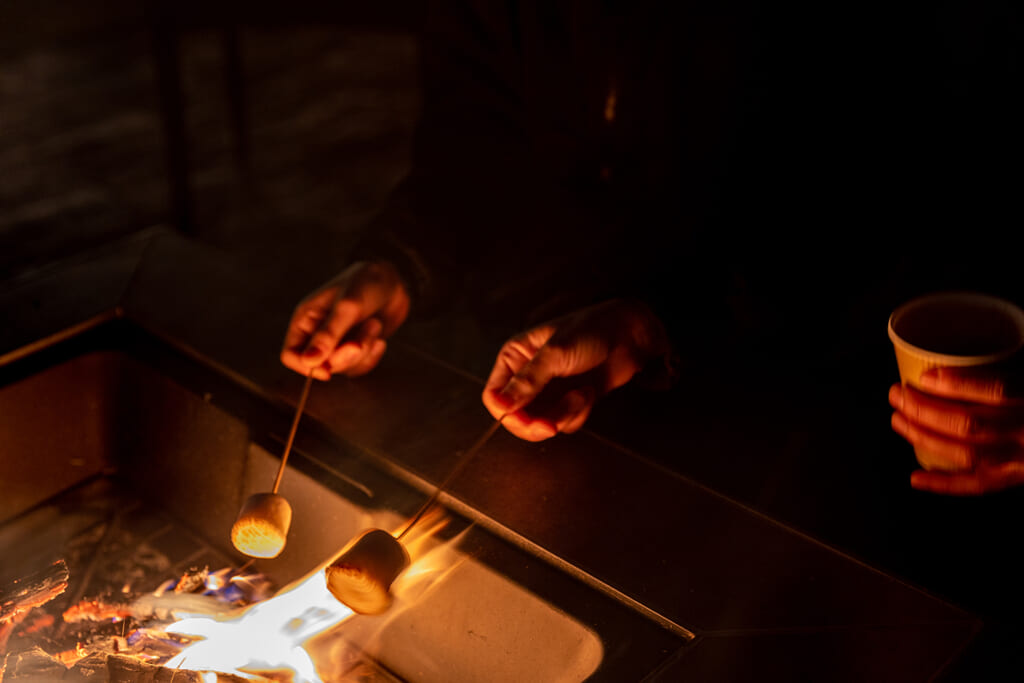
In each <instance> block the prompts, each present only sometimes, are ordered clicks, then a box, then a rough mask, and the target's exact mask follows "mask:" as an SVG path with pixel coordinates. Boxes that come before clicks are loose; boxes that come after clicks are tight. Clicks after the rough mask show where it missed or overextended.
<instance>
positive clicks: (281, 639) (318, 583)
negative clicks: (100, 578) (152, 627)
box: [164, 569, 352, 683]
mask: <svg viewBox="0 0 1024 683" xmlns="http://www.w3.org/2000/svg"><path fill="white" fill-rule="evenodd" d="M350 616H352V610H350V609H349V608H348V607H346V606H344V605H343V604H341V603H340V602H338V601H337V600H336V599H335V598H334V596H332V595H331V593H330V591H328V590H327V582H326V580H325V578H324V572H323V569H320V570H318V571H316V572H314V573H313V574H311V575H310V576H309V577H307V578H305V579H303V580H302V581H301V582H299V583H298V584H296V585H295V586H294V587H290V588H285V589H283V590H282V591H281V592H280V593H278V594H277V595H275V596H274V597H273V598H270V599H269V600H265V601H263V602H260V603H256V604H254V605H251V606H249V607H247V608H246V609H244V610H242V611H241V612H240V613H236V614H233V615H229V616H228V617H221V618H217V617H212V616H193V617H190V618H186V619H182V620H181V621H178V622H175V623H174V624H171V625H170V626H168V627H167V629H165V630H166V631H167V632H168V633H177V634H181V635H187V636H192V637H198V638H202V639H203V640H200V641H198V642H195V643H193V644H191V645H189V646H188V647H187V648H186V649H184V650H183V651H182V652H181V653H179V654H178V655H176V656H175V657H174V658H172V659H171V660H169V661H168V662H167V663H166V664H165V665H164V666H165V667H167V668H170V669H186V670H189V671H201V672H214V671H215V672H220V673H229V674H234V675H237V676H241V677H243V678H249V679H258V678H260V676H259V674H260V673H269V672H273V673H274V675H275V676H279V675H280V674H282V673H290V674H291V677H292V680H293V681H295V683H323V682H322V680H321V679H320V676H319V675H318V673H317V670H316V666H315V665H314V664H313V660H312V658H311V657H310V656H309V653H307V652H306V650H305V649H304V647H303V646H304V644H305V642H306V641H307V640H308V639H310V638H312V637H313V636H315V635H317V634H319V633H321V632H323V631H325V630H327V629H330V628H332V627H333V626H336V625H337V624H340V623H341V622H343V621H344V620H345V619H347V618H348V617H350ZM204 678H205V679H207V680H210V681H215V680H216V676H213V677H212V678H211V677H210V676H204Z"/></svg>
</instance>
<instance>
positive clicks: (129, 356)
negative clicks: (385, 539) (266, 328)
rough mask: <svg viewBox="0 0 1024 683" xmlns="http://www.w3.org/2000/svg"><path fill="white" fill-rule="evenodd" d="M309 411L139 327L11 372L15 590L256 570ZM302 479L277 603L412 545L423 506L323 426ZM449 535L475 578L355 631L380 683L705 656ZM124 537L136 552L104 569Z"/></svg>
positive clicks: (639, 668)
mask: <svg viewBox="0 0 1024 683" xmlns="http://www.w3.org/2000/svg"><path fill="white" fill-rule="evenodd" d="M291 410H292V407H291V406H290V405H286V404H283V403H280V402H278V401H274V400H273V399H269V398H267V397H265V396H262V395H260V394H259V393H258V392H256V391H252V390H250V388H249V387H246V386H244V385H243V384H242V383H239V382H238V381H236V379H234V378H231V377H228V376H226V375H224V374H221V373H220V372H218V371H217V370H215V369H214V368H213V367H211V366H208V365H206V364H204V363H203V362H202V360H201V359H197V358H194V357H192V356H190V355H189V354H187V353H184V352H182V351H179V350H177V349H175V348H174V347H172V346H171V345H169V344H167V343H165V342H164V341H161V340H159V339H157V338H155V337H153V336H151V335H149V334H148V333H146V332H144V331H142V330H141V329H140V328H138V327H137V326H135V325H133V324H132V323H131V322H128V321H126V320H113V321H106V322H103V323H100V324H98V325H97V326H95V327H94V328H92V329H87V330H86V331H84V332H80V333H78V334H73V335H71V336H70V337H69V338H66V339H63V340H61V341H59V342H55V343H53V344H51V345H49V346H44V347H43V348H41V349H39V350H37V351H35V352H33V353H30V354H28V355H25V356H24V357H22V358H20V359H19V360H17V361H16V362H12V363H9V364H8V365H7V366H4V367H0V443H2V444H3V449H4V453H3V457H2V458H0V556H2V557H3V558H4V560H3V563H2V565H0V567H2V568H0V581H9V580H11V579H14V578H16V577H18V576H23V575H26V574H28V573H30V572H32V571H34V570H36V569H38V568H40V567H44V566H46V565H47V564H49V563H50V562H52V561H53V560H55V559H59V558H65V559H68V561H69V568H70V572H71V581H70V585H69V589H68V591H67V593H68V595H67V596H65V598H66V599H72V598H87V597H91V595H92V592H93V591H97V590H100V586H101V585H102V584H103V582H104V581H106V582H107V583H110V582H111V581H131V582H132V583H133V586H132V588H133V589H135V590H140V589H143V588H144V587H145V584H150V585H149V588H151V589H155V588H156V586H157V585H159V583H161V582H162V581H163V580H165V579H168V578H173V577H174V576H175V575H176V573H178V572H180V571H182V570H183V569H186V568H188V567H190V566H200V567H201V566H203V565H207V566H209V568H210V569H211V570H212V569H217V568H220V567H221V566H226V565H228V566H231V565H233V566H238V565H241V564H242V563H243V562H244V561H245V560H246V559H247V558H243V557H241V556H239V555H238V554H237V553H236V552H235V551H234V550H233V549H232V548H231V547H230V543H229V540H228V538H229V529H230V526H231V523H232V522H233V520H234V517H235V515H236V514H237V511H238V509H239V507H240V506H241V503H242V501H243V500H244V499H245V497H246V496H248V495H249V494H251V493H253V492H256V491H260V490H264V489H265V488H266V487H267V486H269V485H270V483H271V482H272V480H273V475H274V472H275V470H276V467H277V464H278V462H279V460H278V457H279V456H278V455H277V454H278V453H280V451H281V441H282V440H283V436H284V435H285V434H286V433H287V429H288V423H289V420H290V417H291ZM289 464H290V467H289V470H288V471H287V473H286V476H285V477H284V480H283V483H282V487H281V493H282V494H283V495H284V496H285V497H286V498H287V499H288V500H289V501H290V502H291V503H292V506H293V508H294V517H293V525H292V528H291V533H290V535H289V540H288V543H287V546H286V549H285V551H284V552H283V553H282V555H281V556H279V557H278V558H276V559H274V560H264V561H260V562H258V564H257V565H256V568H257V569H259V570H261V571H262V572H264V573H266V574H267V575H269V576H270V577H271V578H273V579H274V580H275V582H276V583H277V584H278V585H284V584H286V583H288V582H291V581H293V580H295V579H298V578H301V577H303V576H305V575H307V574H308V573H309V572H310V571H312V570H313V569H314V568H316V567H317V566H319V565H321V564H322V563H323V562H324V561H326V560H328V559H330V558H331V557H333V556H334V555H335V554H336V553H337V552H338V551H339V550H340V549H341V548H342V547H343V546H344V545H345V543H346V542H347V541H348V540H349V539H351V538H352V537H353V536H355V535H356V534H358V533H359V532H360V531H362V530H363V529H365V528H367V527H371V526H375V527H382V528H395V527H397V526H398V525H399V524H400V523H401V521H402V520H403V519H405V518H406V516H407V515H408V514H410V513H411V512H412V511H414V510H415V509H416V507H417V506H418V505H419V504H420V503H421V502H422V500H423V496H424V492H423V490H422V487H419V488H417V487H415V486H413V485H411V483H410V481H411V480H410V481H403V479H402V478H401V477H400V476H396V472H394V471H389V470H388V468H387V467H386V466H383V465H382V463H381V462H380V461H379V460H378V459H376V458H374V457H373V456H372V454H367V453H365V452H362V451H360V450H359V449H357V448H355V447H353V446H351V445H349V444H347V443H345V442H344V441H343V440H340V439H338V438H337V437H336V436H334V435H333V434H331V433H329V432H328V431H327V430H325V429H323V428H322V427H321V426H320V425H319V424H318V423H317V421H316V420H315V419H314V418H313V417H311V416H307V417H306V418H305V419H304V422H303V423H302V427H301V428H300V437H299V438H298V439H297V441H296V444H295V447H294V449H293V451H292V456H291V459H290V460H289ZM450 517H451V519H450V522H449V524H448V526H447V527H445V529H444V530H443V531H442V532H441V533H440V537H439V538H438V539H437V541H436V543H437V544H438V545H440V544H443V543H446V542H449V541H452V539H455V540H456V541H457V545H455V553H456V554H457V555H458V556H459V557H460V558H462V559H463V561H460V562H458V563H456V564H455V565H454V568H453V569H451V570H450V571H449V572H448V573H447V574H446V575H445V576H444V578H443V579H441V580H440V581H438V582H437V584H436V585H434V586H432V587H431V589H430V590H429V591H427V592H426V593H425V594H424V595H423V596H421V597H420V598H418V599H417V600H415V601H414V602H412V603H410V604H409V605H408V606H407V608H405V609H402V610H397V611H396V612H397V613H391V614H388V615H384V616H382V617H356V618H353V619H351V620H349V621H348V622H346V623H345V624H343V625H342V626H341V627H339V628H338V629H337V634H338V637H341V638H344V639H347V640H348V641H349V642H351V643H353V644H355V645H356V646H358V647H359V648H361V649H363V650H364V651H365V652H366V653H368V655H369V656H371V657H372V659H373V660H374V661H375V663H376V664H377V665H378V670H379V671H381V672H382V673H381V678H380V679H379V680H395V679H398V680H406V681H449V682H451V681H505V680H507V681H526V680H531V681H580V680H584V679H591V680H608V681H623V680H640V679H642V678H644V676H646V675H648V674H650V673H651V672H654V671H657V670H658V669H659V667H662V666H663V665H664V663H665V662H666V661H668V660H669V659H671V658H672V657H673V656H675V655H677V653H678V652H679V651H680V650H681V648H685V647H686V646H687V644H688V642H690V636H689V634H688V633H686V632H685V630H683V629H680V628H671V627H670V628H666V626H665V624H662V623H657V621H656V620H652V619H650V618H648V616H647V615H644V614H643V613H642V612H641V611H638V610H637V609H635V608H634V607H633V606H630V605H629V604H628V601H623V600H620V599H615V598H614V597H612V596H609V595H608V594H607V592H605V591H602V590H600V587H595V586H594V585H592V583H589V582H587V581H583V580H580V578H579V576H577V575H573V574H572V573H571V572H566V571H563V569H564V567H559V566H558V563H557V562H554V563H552V562H549V561H546V560H545V559H541V558H539V557H537V556H536V555H532V554H530V553H529V552H527V551H526V550H524V548H523V547H522V546H520V545H517V544H514V543H510V542H509V541H508V540H507V539H502V538H499V537H498V536H497V535H495V534H493V533H490V532H489V531H487V530H485V528H484V526H486V524H480V523H478V522H480V520H473V519H471V518H469V517H467V516H460V515H458V514H454V513H450ZM115 527H116V529H117V530H118V531H119V533H121V534H122V535H123V538H125V539H128V540H127V541H125V542H124V543H123V544H122V545H127V546H129V547H127V548H121V550H120V551H119V553H110V557H109V558H106V557H102V558H101V561H100V562H98V563H97V561H96V557H97V553H99V554H104V553H108V552H110V551H109V548H105V547H104V542H108V545H109V541H110V537H111V534H110V530H111V529H113V528H115ZM97 536H99V537H102V538H99V539H98V540H97V539H96V537H97ZM89 538H92V539H93V540H94V541H96V542H95V543H94V544H93V546H92V548H91V549H90V550H89V551H88V552H84V553H83V552H82V549H81V545H82V539H89ZM154 557H156V558H166V561H164V560H163V559H161V560H160V561H148V560H147V558H149V559H150V560H152V558H154ZM90 558H91V559H90ZM87 560H88V561H87ZM126 562H127V566H126ZM116 565H119V568H118V567H117V566H116ZM83 573H84V575H83ZM125 577H127V578H125ZM0 585H3V584H0ZM383 672H386V674H385V673H383Z"/></svg>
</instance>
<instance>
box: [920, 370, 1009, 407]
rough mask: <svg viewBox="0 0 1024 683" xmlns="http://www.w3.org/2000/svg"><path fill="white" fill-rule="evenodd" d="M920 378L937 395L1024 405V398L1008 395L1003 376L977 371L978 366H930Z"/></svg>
mask: <svg viewBox="0 0 1024 683" xmlns="http://www.w3.org/2000/svg"><path fill="white" fill-rule="evenodd" d="M918 382H919V383H920V385H921V388H922V389H925V390H927V391H928V392H929V393H932V394H935V395H937V396H945V397H947V398H954V399H960V400H963V401H974V402H977V403H985V404H988V405H997V406H1003V405H1024V400H1022V399H1020V398H1017V397H1013V396H1010V395H1008V393H1007V390H1006V382H1005V381H1004V380H1003V379H1002V378H1001V377H998V376H995V375H982V374H978V371H977V370H974V371H970V372H968V371H964V370H958V369H957V368H931V369H930V370H927V371H926V372H924V373H923V374H922V375H921V377H920V378H919V379H918Z"/></svg>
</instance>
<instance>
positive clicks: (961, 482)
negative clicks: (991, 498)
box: [910, 470, 986, 496]
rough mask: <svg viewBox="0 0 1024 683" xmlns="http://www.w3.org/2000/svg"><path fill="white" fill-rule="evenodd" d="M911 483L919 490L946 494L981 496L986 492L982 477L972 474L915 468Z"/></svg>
mask: <svg viewBox="0 0 1024 683" xmlns="http://www.w3.org/2000/svg"><path fill="white" fill-rule="evenodd" d="M910 485H911V486H912V487H913V488H915V489H917V490H918V491H927V492H929V493H938V494H942V495H946V496H980V495H981V494H983V493H985V492H986V491H985V489H984V487H983V485H982V482H981V479H980V477H978V475H976V474H974V473H970V474H943V473H942V472H929V471H926V470H915V471H914V472H911V473H910Z"/></svg>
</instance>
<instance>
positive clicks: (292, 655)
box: [164, 510, 453, 683]
mask: <svg viewBox="0 0 1024 683" xmlns="http://www.w3.org/2000/svg"><path fill="white" fill-rule="evenodd" d="M448 521H449V520H448V518H447V516H446V515H445V514H444V513H443V512H442V511H440V510H432V511H430V512H429V513H428V514H426V515H424V517H423V519H422V520H421V521H420V523H419V525H418V526H417V527H416V528H415V529H413V530H412V531H411V532H410V533H409V534H408V536H407V537H406V538H405V539H404V541H403V542H404V545H405V547H406V550H407V551H408V552H409V554H410V556H411V557H412V558H413V564H412V566H410V567H409V568H408V569H407V570H406V571H405V573H404V574H405V575H404V577H400V580H399V581H397V582H396V583H395V585H394V587H393V588H394V590H395V593H396V598H397V599H398V603H403V602H406V601H408V600H409V599H414V596H416V595H418V594H420V593H422V592H423V590H424V588H425V586H427V585H429V584H430V583H431V580H432V579H436V578H437V576H438V574H439V572H440V571H441V570H443V568H444V567H445V566H450V565H451V564H452V560H451V558H450V557H449V556H448V554H447V553H444V554H440V553H439V552H438V551H439V550H441V549H446V550H448V552H451V545H453V543H448V544H442V545H441V547H440V548H435V549H433V550H431V548H430V545H431V543H432V542H433V540H434V539H435V538H436V535H437V534H438V533H439V532H440V531H441V530H442V529H443V528H444V527H445V526H446V525H447V523H448ZM442 558H443V559H442ZM332 559H333V558H332ZM329 564H330V562H329V561H328V562H325V563H324V564H323V565H321V566H320V567H318V568H317V569H316V570H314V571H313V572H312V573H311V574H309V575H308V576H307V577H306V578H304V579H301V580H299V581H297V582H295V583H294V584H292V585H291V586H287V587H285V588H283V589H282V590H281V591H279V592H278V593H277V594H276V595H274V597H272V598H269V599H267V600H263V601H262V602H257V603H254V604H252V605H249V606H247V607H245V608H243V609H241V610H239V611H235V612H231V613H228V614H226V615H219V616H218V615H193V616H189V617H186V618H184V619H181V620H180V621H177V622H175V623H173V624H171V625H170V626H168V627H167V628H165V631H166V632H167V633H172V634H176V635H181V636H187V637H190V638H199V639H201V640H197V641H196V642H194V643H192V644H190V645H189V646H188V647H186V648H185V649H184V650H183V651H181V652H180V653H179V654H177V655H175V656H174V657H173V658H171V659H170V660H168V661H167V662H166V663H165V664H164V666H165V667H166V668H169V669H185V670H189V671H197V672H211V673H209V674H205V673H204V680H206V681H207V683H216V680H217V678H216V673H213V672H219V673H224V674H233V675H235V676H238V677H240V678H247V679H251V680H265V679H268V678H269V679H271V680H283V681H291V682H292V683H324V680H325V678H326V679H327V680H333V679H334V676H335V675H336V674H337V671H336V670H335V669H336V668H337V664H338V662H337V661H324V662H322V663H321V667H320V668H322V669H324V670H326V671H327V673H326V674H325V673H324V672H322V671H320V670H318V666H317V662H316V661H314V657H313V656H311V655H310V649H311V646H313V645H316V643H313V642H311V641H313V640H314V638H315V637H316V636H321V635H328V634H329V633H330V632H331V631H332V629H334V628H335V627H337V626H339V625H340V624H342V623H343V622H345V621H346V620H348V619H349V618H350V617H352V616H354V612H353V611H352V610H351V609H349V608H348V607H346V606H345V605H343V604H342V603H341V602H339V601H338V600H337V599H336V598H335V597H334V596H333V595H332V594H331V592H330V591H329V590H328V588H327V580H326V576H325V571H324V570H325V569H326V567H327V565H329ZM393 609H394V608H393ZM324 659H325V660H337V659H339V657H338V656H337V652H336V651H334V652H332V653H330V654H329V655H328V656H326V657H325V658H324ZM322 676H323V677H322ZM207 679H208V680H207Z"/></svg>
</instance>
